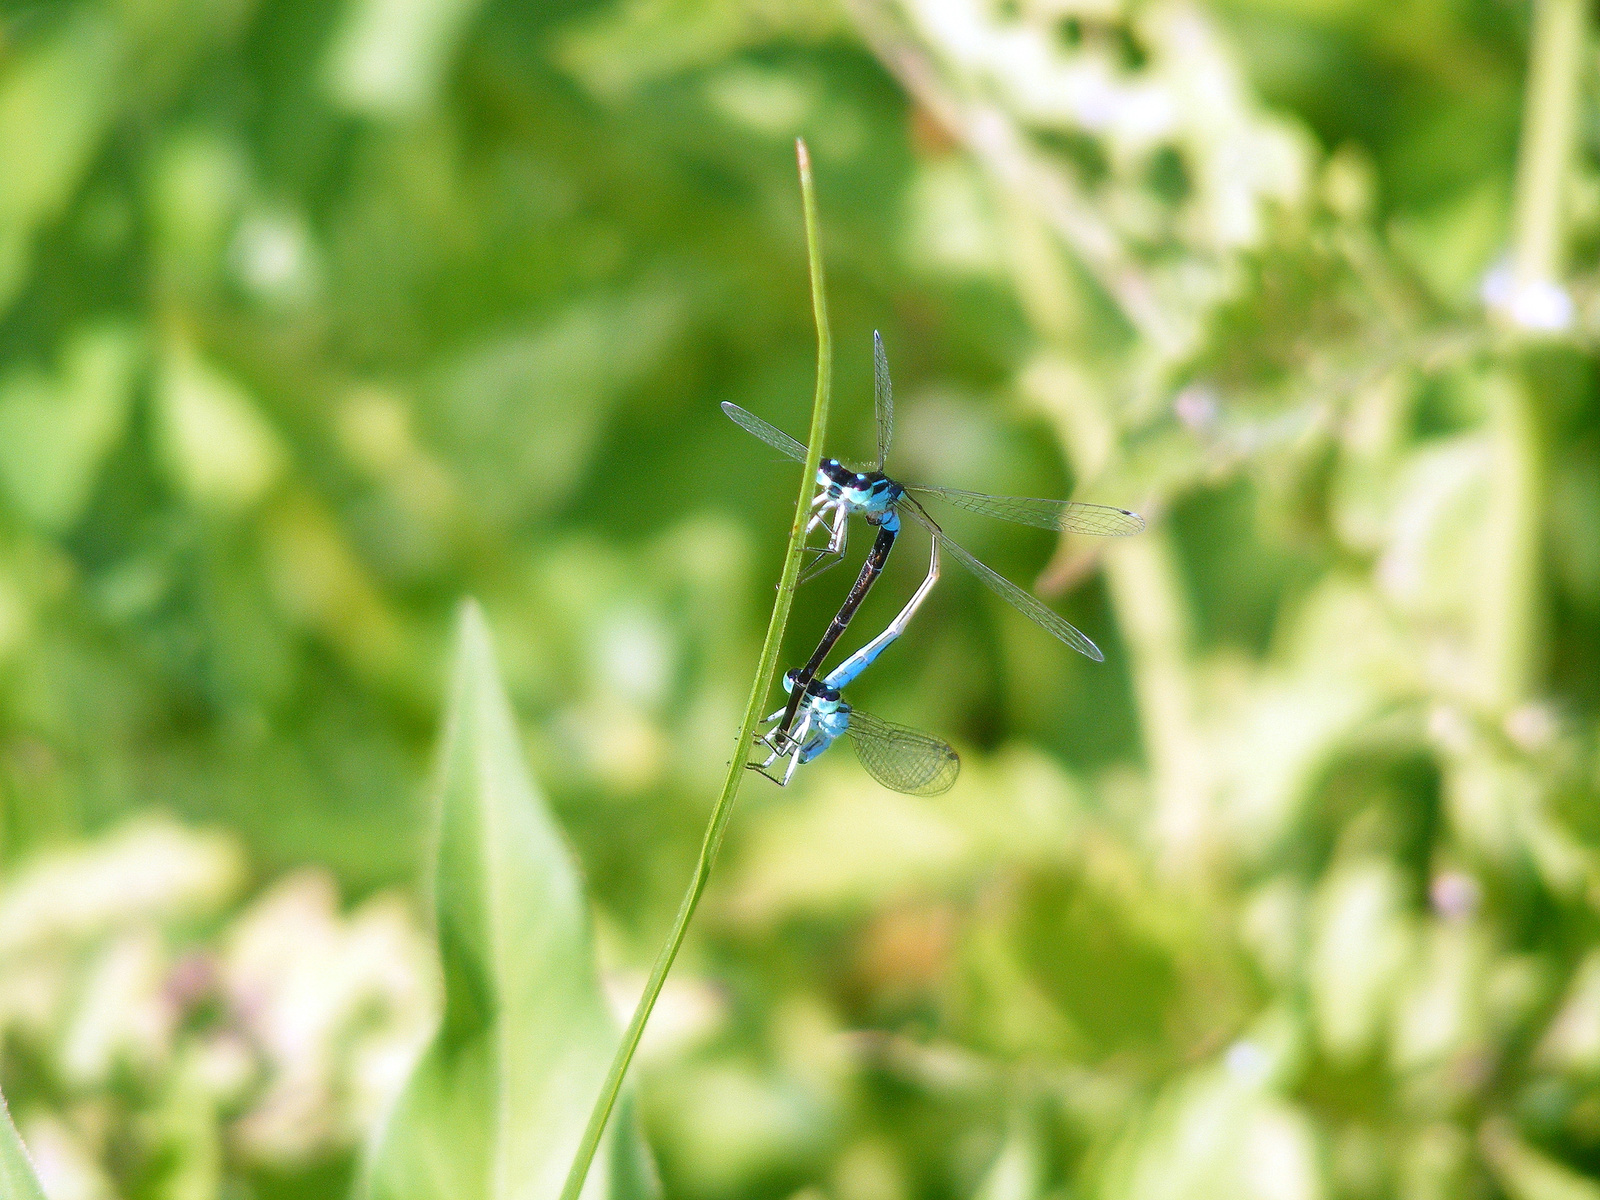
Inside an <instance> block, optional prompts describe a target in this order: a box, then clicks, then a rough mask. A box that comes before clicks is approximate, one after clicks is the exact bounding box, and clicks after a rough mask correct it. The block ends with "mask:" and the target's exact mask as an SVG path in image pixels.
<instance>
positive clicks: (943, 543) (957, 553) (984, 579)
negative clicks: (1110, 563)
mask: <svg viewBox="0 0 1600 1200" xmlns="http://www.w3.org/2000/svg"><path fill="white" fill-rule="evenodd" d="M900 511H901V512H903V513H907V514H909V515H910V516H911V517H913V518H915V519H916V520H917V521H918V522H920V523H921V524H922V525H923V526H925V527H926V528H927V530H928V531H929V532H930V533H932V534H933V536H934V537H936V538H938V539H939V548H940V549H941V550H943V551H944V552H945V553H946V554H948V555H949V556H950V557H951V558H953V559H955V560H956V561H957V562H959V563H960V564H961V565H962V566H963V567H965V568H966V569H967V570H969V571H971V572H972V573H973V574H974V575H976V576H977V577H978V579H979V581H980V582H981V583H982V584H983V585H984V587H986V588H988V589H989V590H990V591H992V592H994V593H996V594H997V595H999V596H1000V597H1002V598H1003V599H1004V600H1005V601H1006V602H1007V603H1008V604H1011V605H1012V606H1013V607H1015V608H1017V609H1020V610H1021V611H1022V612H1023V613H1024V614H1025V615H1027V616H1028V617H1029V618H1031V619H1032V620H1034V621H1036V622H1038V623H1039V624H1040V625H1043V626H1044V627H1045V628H1046V629H1048V630H1049V631H1050V632H1051V633H1053V634H1055V635H1056V637H1058V638H1060V639H1061V640H1062V641H1063V642H1065V643H1066V644H1067V645H1069V646H1071V647H1072V648H1073V649H1074V650H1076V651H1077V652H1078V653H1079V654H1084V655H1087V656H1088V657H1090V658H1092V659H1094V661H1095V662H1105V660H1106V656H1105V655H1104V654H1101V653H1100V647H1099V646H1096V645H1095V644H1094V643H1093V642H1091V641H1090V640H1089V639H1088V638H1087V637H1085V636H1084V635H1083V634H1082V633H1080V632H1079V631H1078V629H1077V628H1076V627H1075V626H1074V625H1073V624H1072V623H1071V622H1070V621H1068V620H1067V619H1066V618H1065V617H1063V616H1062V615H1061V614H1060V613H1057V612H1053V611H1051V610H1050V609H1048V608H1046V607H1045V606H1044V605H1043V604H1042V603H1041V602H1040V601H1039V600H1038V599H1037V598H1036V597H1034V596H1030V595H1029V594H1028V593H1027V592H1025V591H1023V590H1022V589H1021V588H1019V587H1018V586H1017V585H1016V584H1014V583H1012V582H1011V581H1010V580H1009V579H1006V578H1004V577H1002V576H1000V575H996V574H995V573H994V572H993V571H991V570H990V569H989V568H988V567H986V566H984V565H983V564H982V563H981V562H979V561H978V560H977V559H975V558H973V557H972V555H970V554H968V553H967V552H966V551H965V550H963V549H962V548H961V547H960V546H958V545H956V544H955V543H954V542H952V541H951V540H950V538H949V536H948V535H947V534H946V533H945V532H944V530H942V529H940V528H939V527H938V526H937V525H935V524H934V523H933V522H932V521H931V520H930V519H929V518H928V516H927V515H926V514H925V513H922V512H919V511H918V510H917V509H916V508H915V507H914V506H912V505H904V506H902V507H901V509H900Z"/></svg>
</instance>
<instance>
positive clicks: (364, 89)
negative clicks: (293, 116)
mask: <svg viewBox="0 0 1600 1200" xmlns="http://www.w3.org/2000/svg"><path fill="white" fill-rule="evenodd" d="M480 3H481V0H356V3H353V4H350V5H347V6H346V7H345V25H344V28H343V30H341V31H340V35H339V37H338V39H337V41H335V43H334V46H333V51H332V55H331V57H330V59H329V64H328V87H329V90H330V91H331V92H332V93H333V95H334V96H335V97H336V98H337V99H338V100H339V101H340V103H342V104H343V105H344V106H345V107H346V108H349V109H351V110H352V111H355V112H365V113H371V114H373V115H375V116H386V117H398V116H406V115H410V114H415V113H418V112H421V111H424V110H426V109H427V108H428V107H429V106H430V105H432V103H433V102H434V100H435V97H436V95H437V93H438V90H439V85H440V83H441V81H442V79H443V77H444V74H445V72H446V71H447V70H449V68H450V64H451V61H452V60H453V59H454V57H455V50H456V46H457V44H458V43H459V42H460V40H461V36H462V34H463V32H464V31H465V29H466V27H467V24H468V23H469V22H470V21H471V20H472V18H473V16H474V14H476V12H477V11H478V7H479V5H480Z"/></svg>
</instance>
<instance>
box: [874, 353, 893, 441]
mask: <svg viewBox="0 0 1600 1200" xmlns="http://www.w3.org/2000/svg"><path fill="white" fill-rule="evenodd" d="M872 406H873V409H874V410H875V411H876V412H877V414H878V470H880V471H881V470H883V464H884V463H885V462H887V461H888V459H889V437H890V435H891V434H893V433H894V386H893V385H892V384H891V383H890V382H889V356H888V355H887V354H885V353H884V352H883V335H882V334H881V333H879V332H878V331H877V330H876V329H874V330H873V331H872Z"/></svg>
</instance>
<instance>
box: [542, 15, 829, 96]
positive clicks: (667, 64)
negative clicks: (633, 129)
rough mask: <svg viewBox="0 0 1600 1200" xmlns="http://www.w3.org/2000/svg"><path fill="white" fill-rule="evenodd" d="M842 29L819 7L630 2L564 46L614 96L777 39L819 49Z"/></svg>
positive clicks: (581, 28)
mask: <svg viewBox="0 0 1600 1200" xmlns="http://www.w3.org/2000/svg"><path fill="white" fill-rule="evenodd" d="M838 25H839V17H838V13H837V10H836V9H835V8H834V7H833V6H832V5H831V4H825V3H818V2H817V0H624V2H623V3H620V4H613V5H611V6H610V7H609V8H606V9H602V10H601V11H600V13H599V15H598V16H597V17H589V18H587V19H586V20H585V21H584V22H583V23H582V24H580V25H578V26H577V27H576V28H574V29H572V30H571V31H570V32H568V33H567V34H566V35H565V36H564V37H562V38H561V40H560V42H559V43H558V44H559V46H560V51H559V53H560V57H561V61H562V63H563V65H565V66H566V67H567V68H568V69H569V70H571V71H572V72H573V74H575V75H577V76H578V77H579V78H580V79H582V80H583V82H584V83H585V84H587V85H588V87H589V88H590V89H592V90H593V91H595V92H598V93H600V94H602V95H613V94H616V93H619V92H624V91H627V90H628V89H630V88H634V87H638V86H639V85H641V84H645V83H649V82H652V81H653V80H656V79H660V78H662V77H664V76H668V75H672V74H676V73H677V72H679V71H686V70H692V69H694V68H696V67H703V66H706V65H709V64H711V63H715V62H719V61H722V60H725V59H727V58H729V57H731V56H732V55H734V54H736V53H738V52H739V51H741V50H744V49H747V48H749V47H751V46H759V45H762V44H764V43H767V42H771V41H775V40H777V39H779V38H784V39H785V40H801V41H821V40H822V39H823V38H824V37H826V36H827V35H829V34H831V33H833V32H834V31H835V30H836V29H837V28H838Z"/></svg>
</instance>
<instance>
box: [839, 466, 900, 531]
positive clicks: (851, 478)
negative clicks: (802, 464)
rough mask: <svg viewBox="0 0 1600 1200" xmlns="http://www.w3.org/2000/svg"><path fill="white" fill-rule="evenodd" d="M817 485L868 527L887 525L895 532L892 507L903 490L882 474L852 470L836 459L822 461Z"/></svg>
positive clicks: (896, 517)
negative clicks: (856, 514)
mask: <svg viewBox="0 0 1600 1200" xmlns="http://www.w3.org/2000/svg"><path fill="white" fill-rule="evenodd" d="M817 486H818V487H820V488H822V489H823V490H824V491H826V492H827V494H828V498H829V499H830V500H835V501H838V502H839V503H840V504H842V505H843V506H844V509H845V511H846V512H847V513H858V514H860V515H861V516H862V517H865V518H866V520H867V523H868V524H870V525H889V524H890V522H893V526H892V527H893V528H896V529H898V528H899V524H900V518H899V517H898V516H896V515H895V511H894V506H895V505H896V504H898V503H899V501H900V497H901V496H903V495H904V494H905V487H904V486H903V485H901V484H898V483H896V482H895V481H894V480H892V479H890V478H889V477H888V476H887V475H885V474H884V473H883V472H882V471H855V470H852V469H851V468H849V467H847V466H845V465H844V464H843V463H842V462H840V461H839V460H838V459H836V458H825V459H823V460H822V462H820V463H819V464H818V465H817Z"/></svg>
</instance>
